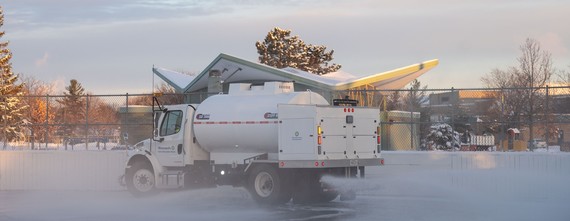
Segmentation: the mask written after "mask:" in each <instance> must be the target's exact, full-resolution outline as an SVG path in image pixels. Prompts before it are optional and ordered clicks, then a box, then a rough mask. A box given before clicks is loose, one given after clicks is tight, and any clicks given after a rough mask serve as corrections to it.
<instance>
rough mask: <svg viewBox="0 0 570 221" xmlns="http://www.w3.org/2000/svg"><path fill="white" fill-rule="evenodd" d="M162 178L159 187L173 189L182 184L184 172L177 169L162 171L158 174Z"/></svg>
mask: <svg viewBox="0 0 570 221" xmlns="http://www.w3.org/2000/svg"><path fill="white" fill-rule="evenodd" d="M159 177H160V178H161V180H162V185H160V187H161V188H165V189H175V188H181V187H183V186H184V172H182V171H179V170H171V171H164V172H162V173H160V174H159Z"/></svg>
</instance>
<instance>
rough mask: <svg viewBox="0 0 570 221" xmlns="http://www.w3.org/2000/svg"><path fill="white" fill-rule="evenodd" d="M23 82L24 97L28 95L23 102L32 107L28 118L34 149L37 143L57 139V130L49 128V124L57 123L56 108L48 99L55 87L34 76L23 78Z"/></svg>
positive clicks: (52, 127)
mask: <svg viewBox="0 0 570 221" xmlns="http://www.w3.org/2000/svg"><path fill="white" fill-rule="evenodd" d="M22 82H23V83H24V95H26V98H25V99H23V100H22V101H23V102H24V103H25V104H26V105H27V106H29V107H30V108H29V115H28V116H27V118H28V121H29V122H30V127H29V128H30V142H31V144H32V149H34V148H35V147H34V144H35V141H38V142H50V140H53V138H55V132H56V130H57V128H56V127H54V126H48V124H50V123H52V124H53V123H55V122H54V121H55V114H56V108H55V105H54V104H52V103H49V99H48V98H47V97H46V96H47V95H48V94H51V93H53V91H54V90H53V85H51V84H48V83H46V82H43V81H41V80H38V79H36V78H35V77H33V76H25V77H22Z"/></svg>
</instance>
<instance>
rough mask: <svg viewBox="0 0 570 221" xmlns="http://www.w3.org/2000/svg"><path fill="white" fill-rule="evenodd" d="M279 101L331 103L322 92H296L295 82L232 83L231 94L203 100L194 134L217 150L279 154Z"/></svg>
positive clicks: (289, 102) (208, 146) (288, 102)
mask: <svg viewBox="0 0 570 221" xmlns="http://www.w3.org/2000/svg"><path fill="white" fill-rule="evenodd" d="M278 104H316V105H329V103H328V102H327V101H326V100H325V98H323V97H322V96H321V95H319V94H317V93H314V92H311V91H305V92H294V89H293V83H291V82H267V83H265V84H264V85H262V86H261V85H260V86H252V85H251V84H231V85H230V89H229V93H228V94H220V95H214V96H211V97H209V98H208V99H206V100H205V101H204V102H202V103H201V104H200V105H199V106H198V108H197V110H196V114H195V115H194V119H193V121H194V134H195V136H196V140H197V141H198V143H199V144H200V146H201V147H202V148H204V149H205V150H206V151H208V152H213V153H277V149H278V144H277V142H278V139H277V138H278V137H277V133H278V131H277V124H278V123H279V120H278V113H277V105H278Z"/></svg>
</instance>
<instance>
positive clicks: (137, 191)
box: [125, 162, 156, 197]
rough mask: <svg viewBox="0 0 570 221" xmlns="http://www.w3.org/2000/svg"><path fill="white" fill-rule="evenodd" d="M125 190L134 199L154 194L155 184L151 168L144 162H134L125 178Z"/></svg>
mask: <svg viewBox="0 0 570 221" xmlns="http://www.w3.org/2000/svg"><path fill="white" fill-rule="evenodd" d="M125 179H126V183H127V189H128V190H129V192H130V193H131V194H133V195H134V196H136V197H142V196H149V195H153V194H154V193H156V183H155V178H154V172H153V170H152V166H151V165H149V164H148V163H146V162H135V163H134V164H133V165H132V166H131V168H130V169H129V170H128V172H127V175H126V177H125Z"/></svg>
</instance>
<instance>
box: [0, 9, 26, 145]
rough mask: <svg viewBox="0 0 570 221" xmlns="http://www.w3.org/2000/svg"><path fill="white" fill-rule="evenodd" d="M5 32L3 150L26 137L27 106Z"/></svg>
mask: <svg viewBox="0 0 570 221" xmlns="http://www.w3.org/2000/svg"><path fill="white" fill-rule="evenodd" d="M2 25H4V13H3V11H2V8H1V7H0V27H2ZM3 36H4V32H3V31H0V75H1V79H0V116H1V117H0V128H1V131H0V133H1V134H0V136H1V137H0V139H1V140H2V141H3V143H4V144H3V149H6V146H7V143H8V142H9V141H12V140H15V139H17V138H22V137H24V133H23V132H22V131H23V126H24V124H25V120H24V117H23V112H24V110H25V109H26V106H25V105H23V104H22V102H21V101H20V100H21V97H20V96H22V95H23V84H17V83H16V82H17V81H18V75H16V74H14V73H13V72H12V64H11V63H10V59H11V58H12V53H11V52H10V50H9V49H8V42H2V41H1V39H2V37H3Z"/></svg>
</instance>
